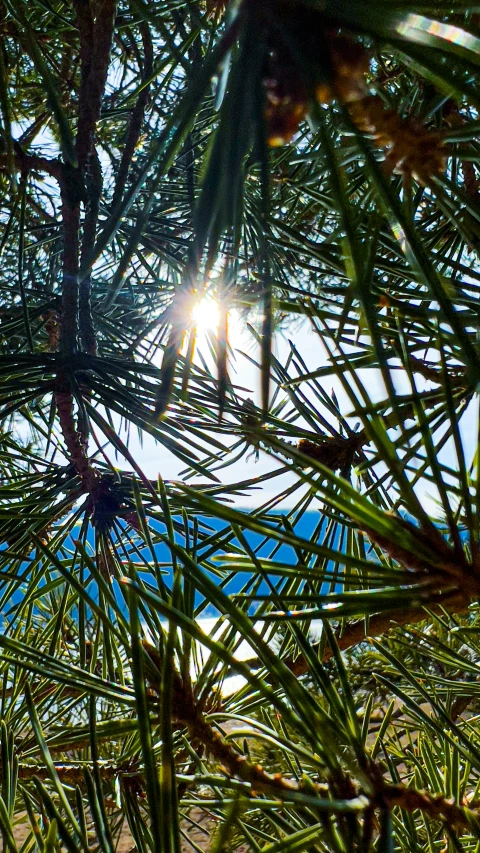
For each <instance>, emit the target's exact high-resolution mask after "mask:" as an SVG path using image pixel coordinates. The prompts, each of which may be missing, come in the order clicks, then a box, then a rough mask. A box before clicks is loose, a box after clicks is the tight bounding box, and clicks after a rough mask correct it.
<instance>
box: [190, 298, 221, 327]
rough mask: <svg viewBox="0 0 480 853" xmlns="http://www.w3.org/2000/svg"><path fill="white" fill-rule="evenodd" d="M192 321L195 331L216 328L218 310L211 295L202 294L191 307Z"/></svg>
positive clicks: (218, 315) (215, 301)
mask: <svg viewBox="0 0 480 853" xmlns="http://www.w3.org/2000/svg"><path fill="white" fill-rule="evenodd" d="M191 317H192V323H193V325H194V326H195V327H196V329H197V332H199V333H200V334H201V333H202V332H210V331H213V330H216V329H217V328H218V321H219V319H220V310H219V307H218V302H217V300H216V299H214V298H213V296H209V295H206V296H202V298H201V299H199V301H198V302H197V303H196V304H195V305H194V306H193V308H192V314H191Z"/></svg>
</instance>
